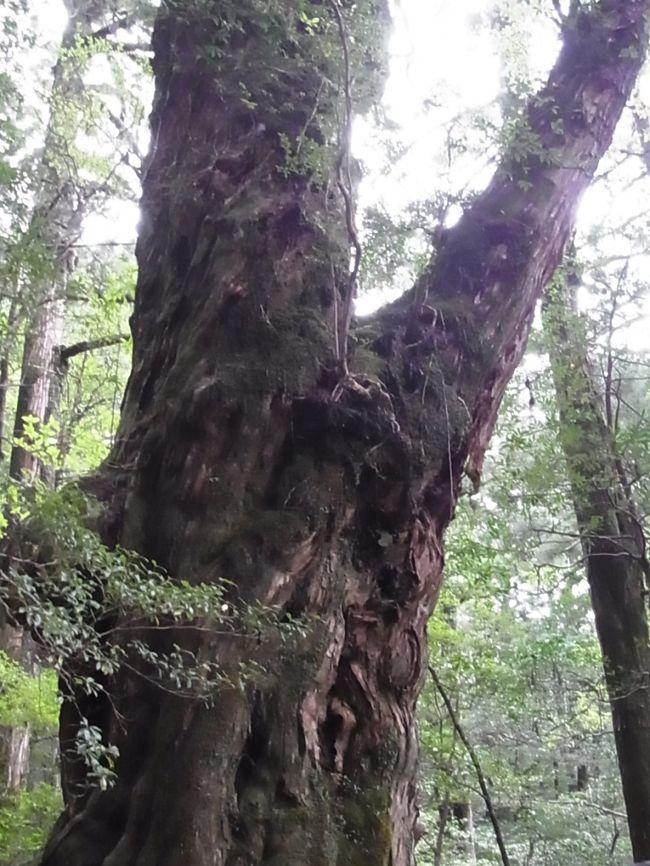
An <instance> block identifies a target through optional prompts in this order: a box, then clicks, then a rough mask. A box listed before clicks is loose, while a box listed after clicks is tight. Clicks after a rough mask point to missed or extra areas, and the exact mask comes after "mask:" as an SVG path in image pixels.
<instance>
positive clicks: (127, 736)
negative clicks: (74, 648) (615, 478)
mask: <svg viewBox="0 0 650 866" xmlns="http://www.w3.org/2000/svg"><path fill="white" fill-rule="evenodd" d="M339 6H340V9H341V11H342V14H344V15H345V18H346V28H347V30H348V32H349V34H350V39H349V46H350V48H351V52H352V53H353V56H352V57H351V63H352V65H353V76H352V78H353V80H355V81H356V82H360V83H361V85H363V87H365V91H364V92H363V93H362V94H355V102H356V104H357V105H358V106H359V105H360V104H363V101H364V99H365V100H366V101H369V100H371V99H372V98H373V97H374V96H376V92H377V89H378V86H379V84H380V78H381V76H380V74H379V72H380V70H381V67H382V65H383V59H382V54H383V51H382V41H383V39H384V35H385V34H384V33H383V32H382V28H383V25H384V24H385V15H384V10H383V6H382V5H381V4H380V0H364V2H360V3H356V4H351V3H345V4H344V3H342V2H341V3H339ZM299 7H301V8H304V4H298V3H297V2H294V0H273V2H270V3H265V4H263V9H262V11H260V10H259V8H258V5H257V4H256V3H254V2H253V0H237V2H234V0H232V2H230V0H220V2H216V0H201V2H196V3H188V2H184V3H178V2H173V3H172V2H168V3H167V4H166V5H165V6H164V7H163V10H162V11H161V14H160V16H159V19H158V22H157V25H156V28H155V35H154V49H155V60H154V71H155V75H156V98H155V105H154V110H153V115H152V133H153V136H152V139H153V143H152V149H151V154H150V157H149V163H148V168H147V171H146V175H145V179H144V191H143V202H142V212H143V219H142V229H141V234H140V239H139V242H138V248H137V254H138V260H139V265H140V272H139V279H138V287H137V293H136V307H135V313H134V318H133V331H134V341H135V342H134V365H133V371H132V374H131V379H130V382H129V385H128V388H127V393H126V396H125V402H124V410H123V414H122V420H121V426H120V430H119V435H118V440H117V443H116V445H115V448H114V449H113V453H112V454H111V457H110V460H109V461H107V463H106V464H105V465H104V466H103V467H102V469H101V470H100V471H99V472H98V473H97V475H96V476H94V477H93V478H92V479H89V480H88V483H87V487H88V489H89V490H92V491H93V492H94V493H95V494H96V495H97V497H98V498H99V499H100V500H101V501H102V502H103V503H104V505H105V518H104V520H103V524H102V527H101V531H102V534H103V537H104V539H105V540H106V541H107V542H108V543H116V542H119V543H120V544H122V545H125V546H126V547H131V548H134V549H136V550H138V551H140V552H141V553H142V554H144V555H145V556H147V557H151V558H153V559H155V560H156V561H157V562H158V563H159V564H160V565H161V566H163V567H164V568H165V569H167V570H168V571H169V572H170V573H171V574H172V575H178V576H179V577H180V576H182V577H183V578H184V579H188V580H191V581H209V580H211V579H214V578H215V577H219V576H221V577H225V578H228V579H229V580H230V581H232V582H233V583H234V584H235V585H236V588H237V594H238V595H239V597H240V598H242V599H244V600H246V601H256V602H261V603H263V604H276V605H280V606H281V607H282V608H283V609H284V610H286V611H287V613H290V614H291V615H292V616H297V615H301V614H308V615H314V614H315V615H317V617H316V618H315V620H314V625H313V631H312V632H311V634H310V637H309V641H308V643H307V645H306V646H305V648H304V651H303V652H299V653H293V654H292V655H291V657H287V654H286V652H283V648H282V644H281V642H280V641H279V640H278V642H277V645H274V644H271V645H265V646H263V647H259V648H258V649H257V650H255V651H253V653H252V655H253V658H254V660H258V661H260V662H261V663H264V664H266V665H267V666H268V670H269V673H268V675H267V676H265V677H263V678H260V679H259V681H255V682H251V683H250V684H249V686H248V688H247V689H246V691H245V692H244V693H241V692H239V691H237V692H235V691H233V692H229V691H223V692H221V693H220V694H219V695H218V696H217V698H216V699H215V702H214V705H213V706H211V707H209V708H206V707H204V706H201V705H199V704H194V703H191V702H187V701H183V700H181V699H179V698H175V697H173V696H170V695H166V694H163V693H162V692H157V691H156V690H155V689H153V688H151V687H147V686H145V685H143V683H142V681H141V680H139V679H138V678H137V676H136V675H134V674H133V672H127V671H123V672H121V673H120V674H119V675H118V676H117V677H116V678H115V680H114V682H113V683H112V689H111V704H110V705H109V702H108V701H105V702H102V700H101V699H89V698H80V700H81V701H82V709H83V710H84V712H86V713H87V714H90V717H91V718H92V723H93V724H97V725H100V726H101V727H102V728H103V730H104V734H105V737H106V739H107V740H108V741H110V742H112V743H114V744H116V745H117V746H118V747H119V749H120V755H121V757H120V759H119V762H118V766H117V768H116V770H117V774H118V780H117V784H116V785H115V787H114V788H112V789H111V790H109V791H105V792H102V791H98V790H87V789H86V790H84V789H83V788H82V787H81V780H80V778H79V770H78V765H77V764H76V763H75V762H74V760H72V759H71V758H70V757H68V759H67V760H65V761H64V767H63V781H64V791H65V796H66V811H65V813H64V815H63V816H62V817H61V820H60V821H59V823H58V825H57V828H56V829H55V831H54V833H53V836H52V838H51V840H50V842H49V845H48V847H47V850H46V852H45V854H44V857H43V860H42V863H43V864H46V866H98V864H103V866H118V864H119V866H136V864H137V866H163V864H164V866H207V864H210V866H212V864H218V866H244V864H246V866H254V864H262V863H264V864H267V866H280V864H282V866H299V864H300V866H303V864H304V863H306V862H308V863H312V864H314V866H361V864H372V866H389V864H390V866H410V864H412V862H413V856H414V855H413V829H414V825H415V821H416V806H415V766H416V760H417V754H416V734H415V729H414V724H413V716H414V709H415V701H416V698H417V695H418V692H419V689H420V685H421V679H422V675H423V672H424V669H425V660H426V646H425V630H426V622H427V619H428V616H429V614H430V612H431V610H432V608H433V606H434V604H435V601H436V597H437V593H438V589H439V586H440V581H441V572H442V563H443V553H442V537H443V533H444V529H445V527H446V525H447V523H448V522H449V519H450V517H451V514H452V512H453V508H454V503H455V498H456V494H457V489H458V485H459V481H460V476H461V472H462V469H463V467H464V465H465V463H466V460H467V458H468V456H469V458H470V461H471V466H472V467H473V470H471V471H476V472H478V471H479V469H480V465H481V461H482V457H483V451H484V448H485V446H486V444H487V441H488V438H489V435H490V432H491V430H492V426H493V423H494V418H495V415H496V412H497V408H498V404H499V401H500V399H501V395H502V393H503V389H504V388H505V386H506V383H507V381H508V379H509V377H510V374H511V373H512V370H513V369H514V366H515V365H516V363H517V361H518V360H519V357H520V355H521V352H522V350H523V345H524V343H525V340H526V335H527V333H528V327H529V324H530V319H531V317H532V312H533V307H534V304H535V301H536V299H537V298H538V296H539V293H540V292H541V289H542V287H543V285H544V283H545V282H546V280H547V279H548V277H549V276H550V275H551V274H552V273H553V272H554V270H555V268H556V267H557V264H558V262H559V260H560V257H561V255H562V251H563V248H564V245H565V242H566V239H567V236H568V233H569V231H570V229H571V227H572V223H573V216H574V212H575V206H576V202H577V199H578V197H579V195H580V193H581V192H582V191H583V190H584V188H585V186H586V185H587V183H588V182H589V179H590V177H591V175H592V174H593V171H594V169H595V167H596V164H597V162H598V160H599V158H600V157H601V155H602V154H603V152H604V151H605V149H606V148H607V146H608V145H609V143H610V140H611V137H612V133H613V130H614V126H615V124H616V121H617V119H618V117H619V115H620V112H621V110H622V108H623V105H624V103H625V100H626V98H627V96H628V95H629V93H630V90H631V88H632V85H633V82H634V79H635V76H636V74H637V72H638V69H639V67H640V64H641V58H642V55H643V52H644V48H645V43H646V32H645V14H646V12H647V11H648V9H649V8H650V0H646V2H626V3H612V2H603V3H600V4H599V5H597V7H596V8H595V9H594V10H593V11H592V12H591V13H590V14H587V13H584V14H583V15H581V16H580V18H579V20H578V22H577V24H576V27H575V29H573V30H571V31H570V32H567V34H566V43H565V46H564V48H563V51H562V54H561V56H560V58H559V60H558V63H557V64H556V66H555V68H554V70H553V72H552V74H551V77H550V80H549V83H548V85H547V86H546V88H544V90H543V91H542V93H541V94H540V95H539V96H538V97H537V98H536V99H534V100H533V101H532V103H531V107H530V110H529V113H528V124H529V125H530V127H531V130H529V131H527V133H526V136H527V138H528V137H529V136H530V135H531V134H533V135H534V136H536V137H537V138H538V140H539V142H540V149H539V153H536V154H529V155H528V156H526V157H525V158H524V159H522V160H520V161H518V162H517V161H514V160H510V161H508V162H507V163H505V164H504V165H502V166H501V167H500V168H499V170H498V172H497V174H496V175H495V178H494V179H493V181H492V183H491V185H490V186H489V188H488V190H487V191H486V192H485V193H484V194H483V195H482V196H481V197H480V198H479V199H478V200H477V202H476V203H475V204H474V205H473V206H472V207H471V208H470V209H469V210H468V211H467V212H466V214H465V216H464V217H463V219H462V220H461V222H460V223H459V225H458V226H457V227H456V228H454V229H453V230H452V231H450V232H449V235H448V238H447V243H446V245H445V247H444V248H443V249H441V250H440V251H439V254H438V256H437V258H436V260H435V261H434V262H432V263H431V265H430V266H429V268H428V269H427V271H426V273H425V274H424V275H423V277H422V278H421V280H420V283H419V285H418V287H417V289H416V290H414V292H412V293H411V295H410V296H409V297H407V298H405V299H403V300H402V301H400V302H398V303H397V304H396V305H393V306H392V307H390V308H388V309H387V310H386V311H384V312H383V313H381V314H379V315H378V316H377V317H376V318H375V319H374V321H372V322H371V323H370V324H369V325H368V324H364V327H363V328H361V327H359V328H357V332H356V349H355V351H354V352H353V354H352V356H351V357H350V358H349V370H350V375H349V376H348V377H346V378H344V379H343V380H341V379H340V365H339V364H337V359H336V356H335V352H334V345H335V340H334V309H335V306H336V305H335V304H334V298H333V294H332V293H333V287H332V278H331V275H332V270H334V272H335V275H336V276H337V281H336V282H337V286H335V287H334V290H335V291H339V290H340V287H341V286H342V285H345V279H346V277H347V276H348V265H349V262H348V254H349V249H348V243H347V241H348V239H347V232H346V230H345V218H344V214H343V207H342V202H341V201H340V199H339V198H337V194H336V184H335V183H330V182H329V177H328V174H329V173H330V171H331V168H328V166H327V165H326V166H325V169H324V171H317V170H315V168H317V167H314V166H312V165H310V164H307V163H305V162H304V161H301V158H302V157H301V155H302V156H304V154H305V153H307V152H312V153H318V154H320V155H321V156H322V157H323V160H327V159H329V166H330V167H332V166H333V165H334V160H335V157H336V155H335V154H334V153H330V147H329V143H330V142H332V141H335V140H336V135H335V117H336V114H337V102H339V101H340V93H336V92H335V91H334V90H333V88H332V85H331V82H333V81H336V74H337V68H339V59H340V58H339V52H340V42H339V41H338V40H337V32H336V22H335V20H334V19H333V17H332V16H331V15H328V13H327V8H328V7H327V4H322V3H314V6H313V9H314V16H315V17H316V18H317V19H318V21H317V22H316V24H315V25H313V27H312V26H311V25H310V26H309V27H307V26H306V25H305V21H304V17H301V16H300V15H299V14H298V8H299ZM339 114H340V112H339ZM558 118H559V119H560V120H561V122H562V131H561V132H558V128H559V126H558V123H557V120H558ZM308 145H309V146H308ZM368 335H369V336H368ZM335 390H336V398H337V399H336V400H333V399H332V392H333V391H335ZM183 639H184V638H183V636H182V635H176V636H175V640H177V641H183ZM185 640H187V638H185ZM240 644H241V642H239V643H238V642H237V641H233V640H228V639H226V638H224V637H222V636H219V635H216V634H215V635H213V636H210V638H209V639H208V638H206V639H205V643H204V644H202V646H201V651H202V652H203V653H205V654H206V655H208V656H209V657H210V658H218V659H219V661H220V662H221V664H222V665H224V666H226V667H229V666H232V667H233V668H236V666H237V664H238V663H239V662H240V661H241V659H242V655H243V654H244V650H243V649H242V647H241V645H240ZM195 648H196V647H195ZM256 654H257V658H255V656H256ZM245 655H246V657H247V658H250V656H251V653H250V649H248V648H247V650H246V653H245ZM76 723H77V719H76V717H75V714H74V711H73V709H72V708H71V706H70V705H65V706H64V709H63V716H62V726H61V738H62V743H63V752H64V754H67V755H68V756H69V751H67V749H68V747H69V745H70V743H71V742H72V740H73V738H74V735H75V731H76Z"/></svg>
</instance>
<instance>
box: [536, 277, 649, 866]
mask: <svg viewBox="0 0 650 866" xmlns="http://www.w3.org/2000/svg"><path fill="white" fill-rule="evenodd" d="M544 328H545V331H546V334H547V337H548V344H549V347H548V348H549V354H550V357H551V365H552V368H553V378H554V381H555V390H556V394H557V404H558V407H559V413H560V439H561V441H562V446H563V449H564V453H565V457H566V463H567V469H568V473H569V480H570V482H571V488H572V492H573V501H574V507H575V512H576V519H577V522H578V527H579V529H580V534H581V538H582V547H583V550H584V554H585V560H586V564H587V577H588V580H589V588H590V592H591V603H592V607H593V611H594V616H595V620H596V631H597V633H598V640H599V642H600V647H601V651H602V656H603V666H604V670H605V681H606V684H607V692H608V695H609V700H610V705H611V710H612V719H613V724H614V739H615V742H616V753H617V756H618V764H619V769H620V773H621V782H622V786H623V796H624V798H625V806H626V810H627V820H628V825H629V828H630V838H631V841H632V851H633V853H634V857H635V859H636V860H637V861H638V860H641V858H646V859H647V858H648V857H650V726H649V720H650V690H649V687H650V679H649V678H650V645H649V644H648V623H647V617H646V596H647V594H648V593H647V590H648V587H647V585H646V580H647V574H648V563H647V560H646V558H645V557H646V554H645V539H644V538H643V531H642V529H641V526H640V524H639V521H638V518H637V514H638V511H637V508H636V504H635V503H634V501H633V500H632V498H631V496H630V493H629V490H630V486H629V484H628V483H627V480H626V478H625V475H624V471H623V466H622V463H621V461H620V460H619V459H618V458H617V455H616V451H615V446H614V442H613V439H612V431H611V430H610V429H609V428H608V426H607V424H606V422H605V418H604V413H603V404H602V399H601V396H600V394H599V392H598V388H597V387H596V378H595V375H594V372H593V369H592V367H591V363H590V360H589V356H588V352H587V346H586V337H585V333H584V328H583V327H582V323H581V322H580V320H579V319H578V317H577V314H576V312H575V306H574V304H573V302H572V299H571V297H570V293H569V289H568V286H567V285H566V284H563V285H561V284H559V281H558V284H557V285H554V286H553V289H552V291H551V292H549V294H548V298H547V299H545V305H544Z"/></svg>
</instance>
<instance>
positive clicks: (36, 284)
mask: <svg viewBox="0 0 650 866" xmlns="http://www.w3.org/2000/svg"><path fill="white" fill-rule="evenodd" d="M107 6H108V4H107V3H105V2H103V0H102V2H100V3H99V4H98V3H97V2H95V0H67V2H66V9H67V11H68V15H69V20H68V24H67V27H66V29H65V32H64V34H63V37H62V41H61V46H60V49H59V56H58V59H57V62H56V64H55V66H54V72H53V79H52V90H51V94H50V117H49V121H48V126H47V129H46V132H45V140H44V144H43V157H42V160H41V163H40V166H39V168H38V188H37V190H36V196H35V199H36V201H35V207H34V211H33V214H32V217H31V220H30V225H29V229H28V241H29V243H28V245H27V248H28V250H29V259H30V263H29V267H27V266H26V267H25V269H24V272H23V275H22V278H23V281H24V282H25V283H26V285H25V286H24V287H23V290H22V294H23V297H22V298H21V304H20V307H19V306H18V304H17V303H16V304H12V307H11V311H10V329H11V328H14V329H15V326H16V323H17V321H18V320H22V321H23V323H24V331H25V336H24V342H23V351H22V360H21V369H20V381H19V385H18V396H17V401H16V412H15V416H14V423H13V437H12V442H11V448H10V458H9V474H10V477H11V478H13V479H16V480H25V481H27V482H31V481H34V480H35V479H36V477H37V476H38V475H39V474H40V475H41V477H42V479H43V480H44V481H46V483H49V484H50V486H53V482H54V474H53V472H52V471H50V469H49V468H47V467H44V466H43V465H42V464H41V462H40V461H39V459H38V458H37V456H36V455H35V454H34V453H32V451H31V450H30V449H29V448H25V447H23V445H22V444H18V442H23V441H24V440H25V439H26V438H28V437H26V427H25V419H26V418H28V417H30V418H34V419H36V421H37V422H40V423H44V422H46V421H48V420H49V417H50V416H54V415H55V414H56V411H57V408H58V395H59V393H60V382H59V378H60V368H59V365H58V363H57V362H58V358H59V352H58V350H59V348H60V345H61V342H62V339H63V325H64V314H65V296H66V290H67V284H68V279H69V276H70V274H71V272H72V270H73V268H74V261H75V257H74V250H73V244H74V243H75V241H76V240H77V239H78V237H79V234H80V231H81V220H82V216H83V212H84V207H85V204H86V198H87V195H86V191H85V190H84V189H83V187H82V186H81V185H80V183H79V178H78V177H77V176H76V174H75V173H76V166H75V163H74V159H73V158H72V157H71V156H70V152H69V151H70V144H71V139H73V138H74V135H75V132H76V126H75V122H76V120H78V113H79V104H78V103H79V98H80V94H81V90H82V87H83V83H82V81H81V78H80V74H79V69H78V68H77V65H76V64H75V63H74V62H73V61H71V59H70V57H69V56H68V55H69V52H70V51H71V49H73V47H74V46H75V42H76V40H77V39H78V38H80V37H84V36H88V35H89V34H90V33H91V32H92V30H93V25H94V24H95V23H96V21H97V16H100V15H101V14H102V11H105V10H104V7H107ZM10 333H11V331H10ZM11 348H12V344H11V342H10V341H9V340H8V341H7V344H6V347H5V349H4V353H3V357H2V359H1V360H0V446H1V444H2V438H1V437H2V431H3V429H4V426H5V425H6V423H7V418H6V400H7V391H8V386H9V360H10V359H9V352H10V350H11ZM0 632H1V640H2V642H3V643H4V644H5V645H6V646H7V651H8V652H9V654H10V655H11V656H12V658H14V659H15V660H16V661H19V662H21V663H22V662H23V659H24V658H25V641H29V640H30V639H29V638H28V637H27V636H26V635H24V634H23V633H22V630H21V629H14V628H13V627H12V626H10V625H8V624H6V623H2V625H1V626H0ZM14 649H15V651H14ZM27 654H29V648H27ZM29 745H30V736H29V729H28V728H13V727H12V728H1V729H0V751H2V753H3V755H4V762H3V765H2V766H3V769H4V771H5V772H4V786H5V789H6V790H8V791H10V792H15V791H16V790H18V789H20V788H21V787H23V786H24V784H25V783H26V781H27V775H28V771H29Z"/></svg>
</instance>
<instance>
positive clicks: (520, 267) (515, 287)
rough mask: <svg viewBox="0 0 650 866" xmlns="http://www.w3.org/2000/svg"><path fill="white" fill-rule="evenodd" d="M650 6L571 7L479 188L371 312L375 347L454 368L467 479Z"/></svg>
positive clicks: (612, 122)
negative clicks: (465, 427)
mask: <svg viewBox="0 0 650 866" xmlns="http://www.w3.org/2000/svg"><path fill="white" fill-rule="evenodd" d="M649 11H650V0H636V2H627V3H615V2H613V0H601V2H600V3H599V4H597V5H596V6H595V7H594V8H593V9H592V10H591V11H586V10H584V11H581V12H580V13H579V15H578V18H577V20H576V22H575V26H572V27H571V28H569V29H567V31H566V33H565V38H564V43H563V48H562V51H561V53H560V56H559V58H558V60H557V62H556V64H555V66H554V68H553V69H552V71H551V73H550V75H549V79H548V82H547V84H546V86H545V87H544V88H543V89H542V90H541V91H540V92H539V93H538V94H537V95H536V96H535V97H533V98H532V99H531V101H530V103H529V105H528V109H527V111H526V114H525V116H524V117H522V119H521V137H520V139H519V140H518V141H515V143H514V145H513V146H512V148H511V149H510V151H509V152H508V153H507V154H506V155H505V157H504V159H503V161H502V163H501V165H500V167H499V168H498V170H497V171H496V173H495V175H494V177H493V179H492V181H491V183H490V184H489V186H488V188H487V189H486V190H485V192H484V193H483V194H482V195H480V196H479V197H478V198H477V199H476V201H475V202H474V203H473V204H472V205H471V206H470V207H469V208H468V209H467V210H466V211H465V213H464V215H463V217H462V218H461V220H460V221H459V223H457V225H456V226H454V227H453V228H452V229H450V230H449V231H448V232H447V233H446V236H445V238H444V242H443V243H441V244H440V245H439V248H438V250H437V251H436V254H435V256H434V257H433V258H432V260H431V261H430V263H429V265H428V267H427V268H426V269H425V271H424V273H423V274H422V275H421V276H420V278H419V280H418V282H417V284H416V287H415V288H414V289H413V290H412V291H411V292H410V293H408V294H407V295H406V296H404V297H402V298H401V299H400V300H399V301H397V302H396V303H394V304H392V305H390V306H388V307H386V308H384V309H383V310H381V311H379V313H378V314H377V315H376V317H375V320H376V322H377V323H378V325H379V328H380V330H381V331H382V332H383V336H382V339H381V340H380V341H378V343H377V345H378V346H379V347H380V353H384V354H385V353H386V346H387V345H388V347H389V350H390V351H391V352H392V353H393V354H397V353H399V354H401V355H402V357H403V358H405V360H406V361H407V363H408V365H409V367H410V368H411V369H413V368H416V369H417V368H419V369H421V370H423V369H425V368H426V366H427V364H428V363H429V361H428V359H429V358H430V357H431V356H435V357H436V359H437V360H438V363H439V364H440V365H441V366H442V367H444V368H446V369H448V370H450V371H451V372H452V376H453V377H454V378H457V380H458V383H459V386H458V391H459V393H460V394H461V396H462V398H463V400H464V401H465V403H466V405H467V407H468V410H469V413H470V416H471V429H470V432H469V436H468V439H467V456H468V464H467V472H468V474H469V475H470V477H473V478H474V479H478V477H479V475H480V470H481V467H482V460H483V454H484V451H485V448H486V446H487V443H488V441H489V438H490V436H491V434H492V430H493V427H494V423H495V420H496V414H497V411H498V407H499V404H500V402H501V398H502V396H503V392H504V390H505V387H506V384H507V383H508V381H509V380H510V377H511V375H512V373H513V371H514V369H515V367H516V366H517V364H518V363H519V360H520V359H521V356H522V353H523V351H524V347H525V344H526V340H527V337H528V332H529V329H530V325H531V322H532V319H533V315H534V310H535V305H536V303H537V301H538V299H539V298H540V296H541V293H542V290H543V288H544V286H545V285H546V284H547V282H548V281H549V279H550V278H551V277H552V275H553V274H554V273H555V271H556V269H557V267H558V265H559V263H560V261H561V260H562V256H563V254H564V250H565V247H566V244H567V242H568V240H569V238H570V237H571V234H572V232H573V229H574V225H575V216H576V209H577V205H578V202H579V200H580V197H581V195H582V194H583V192H584V191H585V189H586V188H587V186H588V185H589V183H590V182H591V180H592V178H593V176H594V173H595V171H596V168H597V166H598V162H599V160H600V159H601V157H602V156H603V154H604V153H605V151H606V150H607V148H608V147H609V145H610V143H611V140H612V136H613V134H614V129H615V127H616V124H617V122H618V118H619V117H620V114H621V111H622V109H623V107H624V105H625V102H626V101H627V99H628V97H629V95H630V93H631V91H632V88H633V86H634V82H635V79H636V76H637V74H638V72H639V70H640V68H641V65H642V63H643V58H644V56H645V52H646V44H647V39H648V31H647V14H648V12H649ZM416 300H417V303H416ZM364 324H365V323H364ZM456 373H458V375H457V376H456Z"/></svg>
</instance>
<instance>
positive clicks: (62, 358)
mask: <svg viewBox="0 0 650 866" xmlns="http://www.w3.org/2000/svg"><path fill="white" fill-rule="evenodd" d="M128 339H129V337H128V335H127V334H112V335H111V336H110V337H99V338H98V339H96V340H82V341H81V342H79V343H73V344H72V345H71V346H64V347H62V348H61V349H59V362H60V363H61V364H66V363H67V362H68V361H69V360H70V359H71V358H74V357H75V356H76V355H81V354H83V353H84V352H94V351H96V350H97V349H106V348H107V347H108V346H115V345H116V344H117V343H124V342H126V340H128Z"/></svg>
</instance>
